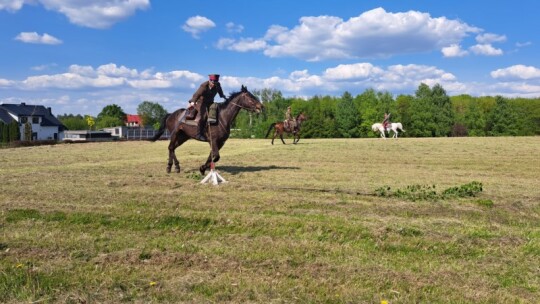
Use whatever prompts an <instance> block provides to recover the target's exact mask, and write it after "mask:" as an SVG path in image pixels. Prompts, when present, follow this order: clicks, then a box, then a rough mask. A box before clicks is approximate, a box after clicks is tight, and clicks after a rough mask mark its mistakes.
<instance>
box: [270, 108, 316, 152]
mask: <svg viewBox="0 0 540 304" xmlns="http://www.w3.org/2000/svg"><path fill="white" fill-rule="evenodd" d="M306 119H307V116H305V115H304V113H300V114H298V116H296V128H294V130H291V129H290V128H288V127H285V123H284V122H283V121H279V122H275V123H273V124H271V125H270V128H268V132H266V136H265V138H268V135H269V134H270V131H272V128H274V135H273V136H272V145H273V144H274V139H275V138H276V136H278V135H279V138H280V139H281V142H283V144H285V141H284V140H283V133H287V134H292V135H293V144H297V143H298V141H300V127H301V126H302V123H303V122H304V121H305V120H306Z"/></svg>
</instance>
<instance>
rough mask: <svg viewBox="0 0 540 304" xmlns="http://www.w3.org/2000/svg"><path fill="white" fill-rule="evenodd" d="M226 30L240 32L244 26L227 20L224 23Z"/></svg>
mask: <svg viewBox="0 0 540 304" xmlns="http://www.w3.org/2000/svg"><path fill="white" fill-rule="evenodd" d="M225 27H226V28H227V32H229V33H241V32H243V31H244V26H243V25H241V24H234V23H233V22H228V23H227V24H225Z"/></svg>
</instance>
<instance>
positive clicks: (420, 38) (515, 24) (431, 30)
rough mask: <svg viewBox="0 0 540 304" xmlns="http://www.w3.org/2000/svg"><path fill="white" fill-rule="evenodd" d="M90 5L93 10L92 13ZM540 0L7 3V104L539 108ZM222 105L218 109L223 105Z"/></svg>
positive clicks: (65, 107)
mask: <svg viewBox="0 0 540 304" xmlns="http://www.w3.org/2000/svg"><path fill="white" fill-rule="evenodd" d="M87 3H88V4H87ZM539 9H540V1H537V0H524V1H520V0H514V1H506V0H500V1H494V0H490V1H487V0H478V1H475V0H471V1H453V0H437V1H426V0H418V1H407V0H400V1H396V0H393V1H367V0H364V1H359V0H332V1H322V0H320V1H317V0H311V1H304V0H272V1H253V0H251V1H247V0H228V1H195V0H182V1H165V0H160V1H153V0H95V1H80V0H0V103H20V102H26V103H27V104H38V105H45V106H47V107H52V109H53V113H54V114H57V115H58V114H64V113H71V114H90V115H97V114H98V113H99V112H100V111H101V110H102V109H103V107H104V106H106V105H109V104H117V105H119V106H121V107H122V109H123V110H124V111H125V112H126V113H128V114H135V113H136V109H137V106H138V105H139V104H140V103H141V102H142V101H145V100H149V101H153V102H158V103H160V104H161V105H162V106H163V107H164V108H165V109H167V110H169V111H173V110H175V109H177V108H180V107H185V106H186V104H187V101H188V100H189V99H190V97H191V95H192V94H193V93H194V91H195V89H196V88H197V87H198V85H199V84H200V83H201V82H203V81H205V80H206V79H207V75H208V74H211V73H217V74H221V84H222V86H223V89H224V91H225V94H229V93H231V92H235V91H238V90H239V89H240V87H241V85H242V84H244V85H247V87H248V89H250V90H253V89H264V88H269V89H276V90H279V91H281V92H282V93H283V95H284V96H286V97H292V96H296V97H307V98H309V97H313V96H315V95H331V96H341V95H342V94H343V93H344V92H345V91H348V92H350V93H351V94H353V95H356V94H361V93H362V92H364V91H365V90H366V89H369V88H373V89H375V90H377V91H388V92H390V93H392V94H395V95H397V94H414V92H415V90H416V89H417V88H418V85H419V84H420V83H421V82H424V83H426V84H428V85H430V86H432V85H434V84H436V83H439V84H441V85H442V86H443V87H444V88H445V89H446V91H447V93H448V94H449V95H458V94H470V95H473V96H483V95H503V96H507V97H517V96H522V97H540V56H539V54H540V35H539V30H538V29H540V21H539V19H540V18H538V16H537V14H538V11H539ZM216 101H220V99H219V98H216Z"/></svg>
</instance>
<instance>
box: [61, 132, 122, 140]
mask: <svg viewBox="0 0 540 304" xmlns="http://www.w3.org/2000/svg"><path fill="white" fill-rule="evenodd" d="M116 139H117V138H116V137H113V136H112V134H111V133H110V132H106V131H89V130H75V131H64V142H91V141H92V142H95V141H113V140H116Z"/></svg>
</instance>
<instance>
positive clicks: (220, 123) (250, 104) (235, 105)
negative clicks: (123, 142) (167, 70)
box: [151, 85, 263, 175]
mask: <svg viewBox="0 0 540 304" xmlns="http://www.w3.org/2000/svg"><path fill="white" fill-rule="evenodd" d="M241 109H246V110H248V111H251V112H255V113H260V112H261V111H262V109H263V105H262V104H261V102H260V101H259V99H258V98H257V97H256V96H255V95H253V94H251V92H249V91H248V90H247V88H246V87H245V86H243V85H242V89H241V90H240V92H236V93H232V94H231V95H230V96H229V98H228V99H227V100H226V101H225V102H223V103H220V104H218V114H217V122H216V123H215V124H214V125H211V126H209V127H208V128H206V133H205V136H206V138H208V143H209V144H210V147H211V151H210V155H209V156H208V159H207V160H206V163H204V164H203V165H202V166H200V168H199V171H200V172H201V174H202V175H204V173H205V171H206V170H207V169H209V168H210V164H211V163H212V162H214V163H215V162H217V161H218V160H219V157H220V156H219V150H220V149H221V147H223V145H224V144H225V141H227V139H228V138H229V135H230V133H231V125H232V123H233V121H234V119H235V118H236V116H237V115H238V113H239V112H240V110H241ZM185 111H186V110H185V109H179V110H176V111H174V112H173V113H169V114H167V115H165V117H164V118H163V120H162V122H161V127H160V128H159V131H158V133H157V134H156V135H155V136H154V137H153V138H152V139H151V140H152V141H156V140H157V139H158V138H160V137H161V135H163V133H164V132H165V128H167V129H168V130H169V132H171V141H170V143H169V162H168V163H167V173H170V172H171V167H172V164H173V162H174V167H175V171H176V172H177V173H178V172H180V162H179V161H178V159H177V158H176V154H175V153H174V150H175V149H176V148H178V147H179V146H180V145H182V144H183V143H185V142H186V141H188V140H189V139H194V138H195V136H196V135H197V124H196V123H195V121H189V120H188V121H185V119H183V118H185V116H184V112H185ZM180 120H182V121H183V122H182V123H180Z"/></svg>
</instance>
